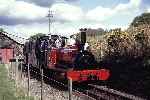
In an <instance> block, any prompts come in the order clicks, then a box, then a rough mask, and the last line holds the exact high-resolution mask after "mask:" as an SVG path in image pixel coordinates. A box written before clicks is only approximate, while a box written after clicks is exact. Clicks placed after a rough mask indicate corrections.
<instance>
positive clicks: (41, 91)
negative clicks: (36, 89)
mask: <svg viewBox="0 0 150 100" xmlns="http://www.w3.org/2000/svg"><path fill="white" fill-rule="evenodd" d="M41 100H43V68H41Z"/></svg>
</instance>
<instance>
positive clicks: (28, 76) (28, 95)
mask: <svg viewBox="0 0 150 100" xmlns="http://www.w3.org/2000/svg"><path fill="white" fill-rule="evenodd" d="M28 96H29V97H30V65H29V63H28Z"/></svg>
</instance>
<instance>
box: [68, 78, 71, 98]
mask: <svg viewBox="0 0 150 100" xmlns="http://www.w3.org/2000/svg"><path fill="white" fill-rule="evenodd" d="M68 91H69V100H72V79H71V78H68Z"/></svg>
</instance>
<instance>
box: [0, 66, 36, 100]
mask: <svg viewBox="0 0 150 100" xmlns="http://www.w3.org/2000/svg"><path fill="white" fill-rule="evenodd" d="M0 100H34V99H33V97H30V99H29V97H27V96H25V93H24V91H23V90H22V89H20V88H16V87H15V81H12V80H10V79H9V78H8V73H7V69H6V67H5V66H4V65H2V64H0Z"/></svg>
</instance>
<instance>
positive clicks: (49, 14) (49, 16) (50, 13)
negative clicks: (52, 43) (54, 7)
mask: <svg viewBox="0 0 150 100" xmlns="http://www.w3.org/2000/svg"><path fill="white" fill-rule="evenodd" d="M46 17H48V24H49V34H48V35H49V36H50V38H51V24H52V20H51V18H53V12H52V11H51V10H50V9H49V11H48V15H47V16H46Z"/></svg>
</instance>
